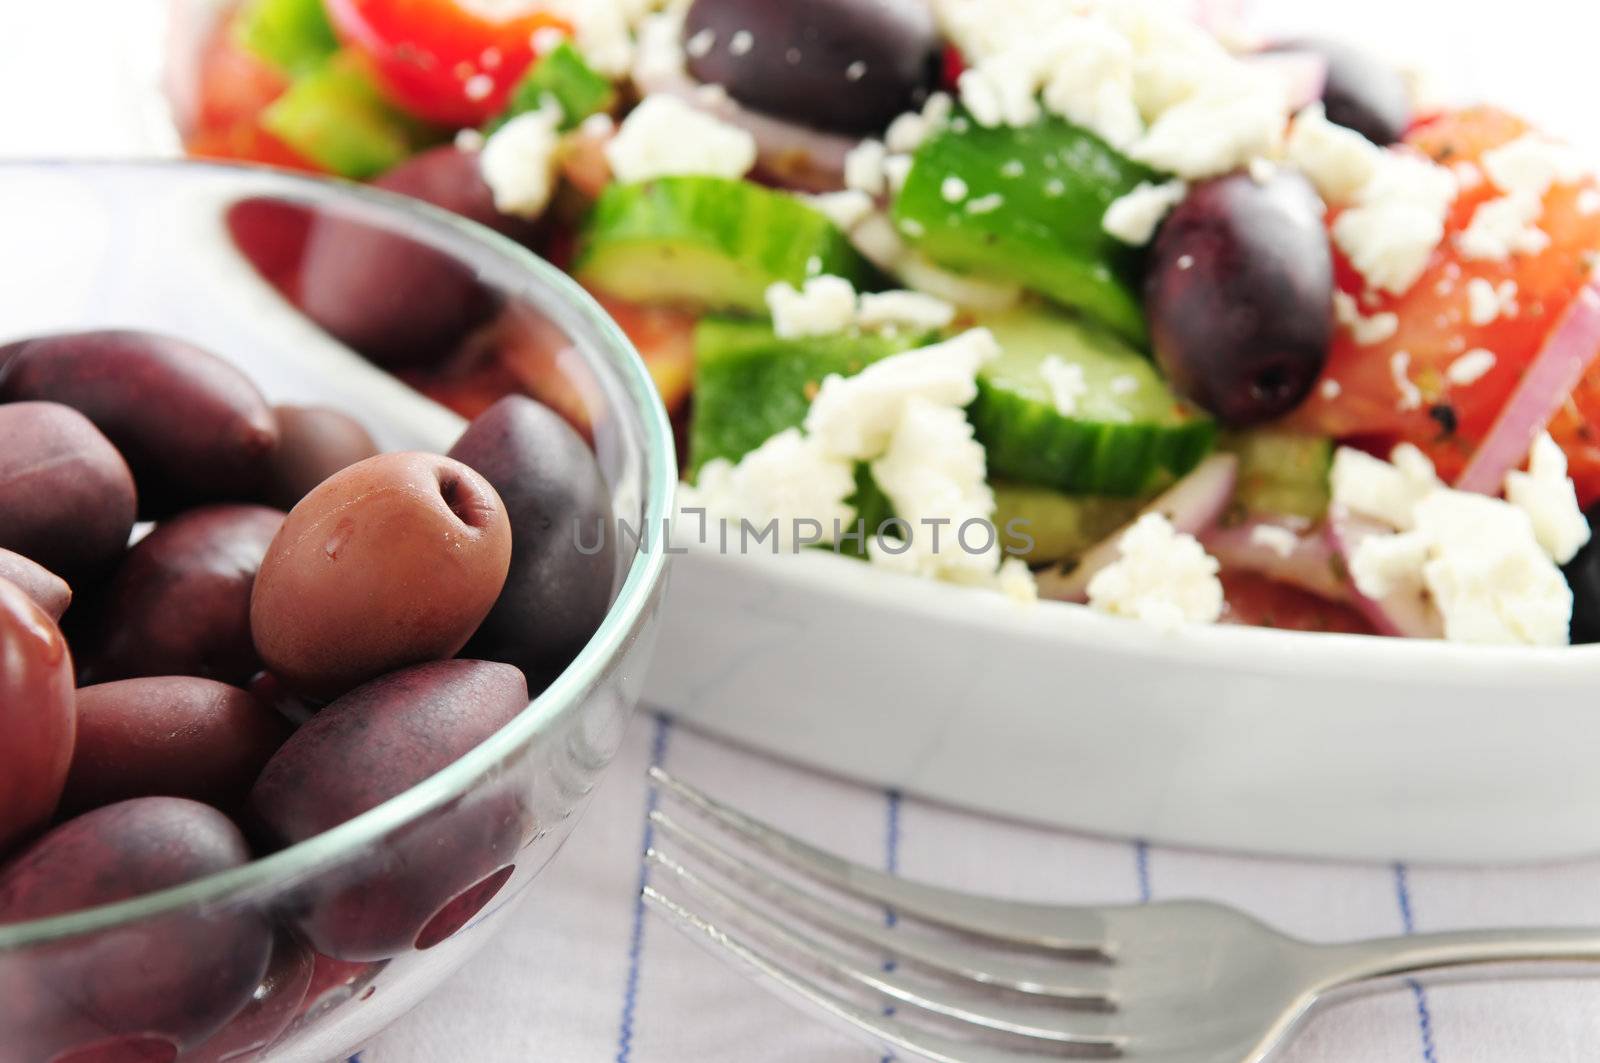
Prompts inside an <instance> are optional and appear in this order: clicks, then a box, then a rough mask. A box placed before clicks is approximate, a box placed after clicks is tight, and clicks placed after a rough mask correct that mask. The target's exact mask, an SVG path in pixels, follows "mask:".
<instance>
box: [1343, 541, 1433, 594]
mask: <svg viewBox="0 0 1600 1063" xmlns="http://www.w3.org/2000/svg"><path fill="white" fill-rule="evenodd" d="M1428 545H1429V544H1428V537H1427V536H1426V535H1422V534H1420V533H1418V532H1414V531H1409V532H1399V533H1397V534H1395V535H1369V536H1367V537H1366V538H1365V539H1363V540H1361V544H1360V545H1359V546H1358V547H1356V550H1355V553H1354V554H1353V555H1352V556H1351V557H1350V579H1351V580H1352V582H1354V583H1355V585H1356V590H1358V591H1360V592H1361V593H1362V594H1364V595H1366V596H1367V597H1368V598H1371V599H1373V600H1374V601H1383V600H1384V599H1386V598H1392V597H1395V596H1398V595H1422V594H1425V593H1427V586H1426V585H1425V584H1424V583H1423V579H1422V567H1423V566H1424V565H1426V564H1427V563H1428Z"/></svg>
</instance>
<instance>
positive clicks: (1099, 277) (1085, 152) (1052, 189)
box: [894, 117, 1151, 341]
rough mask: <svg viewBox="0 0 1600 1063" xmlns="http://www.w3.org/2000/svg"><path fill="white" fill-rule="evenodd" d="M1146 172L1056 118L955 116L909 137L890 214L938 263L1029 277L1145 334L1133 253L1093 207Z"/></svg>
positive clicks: (1027, 281)
mask: <svg viewBox="0 0 1600 1063" xmlns="http://www.w3.org/2000/svg"><path fill="white" fill-rule="evenodd" d="M1150 177H1151V171H1149V170H1147V169H1145V168H1144V167H1143V166H1140V165H1139V164H1137V163H1134V162H1131V161H1130V160H1128V159H1126V158H1124V157H1123V156H1121V155H1119V154H1118V153H1117V152H1116V151H1114V150H1112V149H1111V147H1110V146H1108V145H1107V144H1106V143H1105V142H1104V141H1102V140H1100V139H1099V138H1098V137H1095V136H1094V135H1093V134H1091V133H1088V132H1085V131H1084V130H1082V129H1079V128H1078V127H1077V126H1074V125H1070V124H1068V123H1066V122H1063V121H1061V120H1060V119H1058V118H1045V119H1043V120H1041V121H1039V122H1037V123H1035V124H1034V125H1031V126H1027V127H1024V128H1020V129H1018V128H1013V127H1010V126H1003V127H999V128H995V129H986V128H984V127H983V126H980V125H979V124H978V123H976V122H974V121H972V120H971V119H970V118H965V117H962V118H958V119H956V120H954V121H952V122H951V123H950V124H949V125H948V126H946V128H945V129H944V130H943V131H942V132H939V133H936V134H935V135H933V136H931V137H929V138H928V139H927V140H926V141H924V142H923V144H922V146H921V147H920V148H918V149H917V153H916V156H915V158H914V160H913V162H912V165H911V172H910V173H909V174H908V175H907V177H906V182H905V187H904V189H903V190H902V191H901V193H900V196H899V198H898V199H897V200H896V201H895V205H894V217H895V221H896V222H897V223H898V226H899V228H900V231H901V233H902V235H904V236H905V237H906V238H907V239H908V240H910V241H911V242H912V243H913V244H915V246H916V247H917V248H918V249H920V250H921V251H922V252H923V253H924V254H926V255H927V256H928V257H929V258H931V259H933V260H934V261H935V262H937V263H939V264H940V265H944V266H949V267H951V268H954V269H957V270H966V271H968V272H971V273H974V274H977V275H979V276H983V277H991V278H995V279H1001V280H1009V281H1013V282H1015V283H1017V284H1021V285H1024V286H1025V287H1028V288H1032V289H1033V290H1034V291H1036V292H1039V293H1040V294H1042V295H1044V296H1047V297H1048V298H1050V299H1053V300H1055V301H1057V302H1060V303H1065V304H1066V305H1068V306H1071V307H1075V308H1077V309H1078V310H1081V311H1082V312H1083V313H1085V314H1087V315H1089V316H1090V317H1093V318H1095V319H1097V320H1099V321H1101V322H1102V323H1104V324H1106V325H1108V326H1109V327H1111V328H1112V329H1114V330H1116V331H1117V332H1119V333H1121V334H1122V335H1124V336H1127V337H1129V338H1130V339H1133V340H1135V341H1142V340H1143V338H1144V334H1145V328H1144V313H1143V311H1142V309H1141V307H1140V302H1139V298H1138V295H1137V293H1136V289H1135V284H1134V279H1135V278H1136V276H1137V269H1138V260H1139V257H1140V256H1139V253H1138V251H1137V250H1135V249H1133V248H1129V247H1127V246H1126V245H1124V244H1122V243H1120V242H1119V241H1117V240H1115V239H1113V238H1112V237H1111V236H1109V235H1107V234H1106V232H1105V230H1104V229H1103V228H1102V227H1101V219H1103V218H1104V217H1105V213H1106V208H1107V207H1109V206H1110V205H1111V204H1112V202H1114V201H1115V200H1117V199H1118V198H1120V197H1121V196H1122V195H1123V194H1124V193H1127V192H1130V191H1132V190H1133V189H1134V188H1135V187H1136V186H1137V185H1138V184H1139V182H1140V181H1144V180H1147V179H1149V178H1150ZM956 193H961V194H960V195H957V194H956Z"/></svg>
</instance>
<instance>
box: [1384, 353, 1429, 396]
mask: <svg viewBox="0 0 1600 1063" xmlns="http://www.w3.org/2000/svg"><path fill="white" fill-rule="evenodd" d="M1389 377H1390V379H1391V380H1393V381H1394V389H1395V391H1397V392H1399V393H1400V401H1399V403H1398V407H1399V408H1400V409H1402V410H1417V409H1421V408H1422V389H1421V388H1419V387H1417V385H1416V383H1415V382H1414V381H1413V380H1412V379H1411V352H1410V351H1395V352H1394V353H1393V354H1391V355H1390V356H1389Z"/></svg>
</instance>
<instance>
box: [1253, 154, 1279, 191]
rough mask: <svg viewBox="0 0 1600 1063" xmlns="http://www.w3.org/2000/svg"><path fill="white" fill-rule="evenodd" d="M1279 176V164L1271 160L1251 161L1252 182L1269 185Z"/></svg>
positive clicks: (1258, 159)
mask: <svg viewBox="0 0 1600 1063" xmlns="http://www.w3.org/2000/svg"><path fill="white" fill-rule="evenodd" d="M1277 176H1278V164H1277V163H1275V162H1273V161H1272V160H1271V159H1260V158H1257V159H1251V160H1250V180H1252V181H1254V182H1255V183H1256V184H1258V185H1264V184H1268V183H1270V182H1271V181H1272V179H1273V178H1274V177H1277Z"/></svg>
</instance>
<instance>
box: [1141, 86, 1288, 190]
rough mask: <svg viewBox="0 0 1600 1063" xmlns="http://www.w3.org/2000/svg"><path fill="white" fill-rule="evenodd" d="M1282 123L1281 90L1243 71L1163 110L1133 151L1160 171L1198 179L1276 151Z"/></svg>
mask: <svg viewBox="0 0 1600 1063" xmlns="http://www.w3.org/2000/svg"><path fill="white" fill-rule="evenodd" d="M1283 125H1284V122H1283V100H1282V97H1281V95H1280V94H1279V93H1277V92H1275V91H1273V90H1272V89H1271V88H1264V87H1263V86H1262V85H1261V84H1260V83H1259V81H1258V80H1257V79H1255V78H1252V77H1247V76H1244V72H1243V71H1241V72H1239V73H1238V74H1237V75H1235V76H1233V77H1229V78H1224V79H1222V80H1220V81H1219V82H1217V83H1216V84H1214V85H1208V86H1207V87H1206V88H1203V89H1202V90H1201V91H1200V92H1198V93H1196V94H1195V95H1193V96H1191V97H1189V98H1187V99H1185V100H1183V101H1182V102H1181V103H1178V104H1176V105H1175V106H1173V107H1171V108H1170V109H1168V110H1166V111H1164V112H1162V114H1161V117H1159V118H1157V119H1156V120H1155V121H1154V122H1152V123H1151V124H1150V128H1149V130H1148V131H1147V132H1146V133H1145V135H1144V136H1143V137H1142V138H1141V139H1140V140H1139V142H1138V143H1137V144H1135V145H1134V146H1133V148H1132V149H1131V150H1130V154H1131V155H1132V156H1133V157H1134V158H1135V159H1137V160H1139V161H1140V162H1143V163H1146V164H1147V165H1150V166H1154V167H1155V168H1156V169H1158V170H1165V171H1166V172H1168V173H1173V174H1176V175H1178V176H1179V177H1184V178H1188V179H1190V180H1200V179H1202V178H1206V177H1215V176H1217V175H1218V174H1224V173H1227V172H1228V171H1229V170H1233V169H1236V168H1237V167H1239V166H1243V165H1245V164H1247V163H1248V162H1249V161H1250V160H1251V159H1254V158H1257V157H1259V156H1263V155H1265V156H1271V155H1273V154H1275V153H1276V152H1277V150H1278V148H1279V143H1280V141H1281V140H1282V138H1283Z"/></svg>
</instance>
